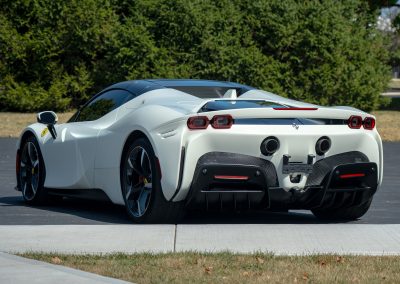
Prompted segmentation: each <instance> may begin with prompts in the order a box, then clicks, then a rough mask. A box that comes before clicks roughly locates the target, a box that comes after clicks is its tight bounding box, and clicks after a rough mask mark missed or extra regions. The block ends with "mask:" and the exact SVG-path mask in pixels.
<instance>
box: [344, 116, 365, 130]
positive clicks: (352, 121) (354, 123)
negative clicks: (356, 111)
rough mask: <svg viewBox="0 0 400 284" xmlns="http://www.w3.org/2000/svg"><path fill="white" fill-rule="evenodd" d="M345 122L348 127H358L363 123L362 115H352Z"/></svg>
mask: <svg viewBox="0 0 400 284" xmlns="http://www.w3.org/2000/svg"><path fill="white" fill-rule="evenodd" d="M347 124H348V126H349V127H350V128H353V129H360V128H361V126H362V124H363V121H362V117H361V116H358V115H352V116H350V118H349V120H348V121H347Z"/></svg>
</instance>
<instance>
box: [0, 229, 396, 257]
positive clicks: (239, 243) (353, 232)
mask: <svg viewBox="0 0 400 284" xmlns="http://www.w3.org/2000/svg"><path fill="white" fill-rule="evenodd" d="M0 251H3V252H10V253H22V252H29V251H36V252H47V253H77V254H85V253H90V254H100V253H101V254H104V253H116V252H124V253H137V252H153V253H165V252H183V251H199V252H219V251H231V252H234V253H252V252H265V253H273V254H277V255H306V254H329V253H331V254H360V255H400V225H399V224H392V225H375V224H290V225H287V224H241V225H239V224H206V225H205V224H204V225H202V224H199V225H91V226H87V225H43V226H40V225H39V226H20V225H16V226H0Z"/></svg>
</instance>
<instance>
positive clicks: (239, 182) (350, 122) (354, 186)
mask: <svg viewBox="0 0 400 284" xmlns="http://www.w3.org/2000/svg"><path fill="white" fill-rule="evenodd" d="M254 104H256V105H257V106H255V107H254ZM252 105H253V106H252ZM243 106H245V107H243ZM180 146H181V151H180V158H181V159H180V165H179V166H180V171H179V178H178V180H179V181H178V185H179V186H178V187H177V190H176V192H175V194H174V196H173V198H172V199H173V200H174V201H179V200H186V203H187V206H189V207H202V208H208V209H210V208H236V209H240V208H254V207H261V208H284V209H292V208H301V209H315V208H345V207H352V206H357V204H363V203H365V202H366V201H367V200H370V199H371V198H372V196H373V194H374V193H375V192H376V190H377V188H378V186H379V184H380V183H381V181H382V164H383V161H382V143H381V139H380V136H379V134H378V132H377V131H376V128H375V118H374V117H373V116H371V115H368V114H366V113H364V112H361V111H355V110H339V109H333V108H320V107H319V108H316V107H292V106H288V105H282V104H278V103H274V102H267V101H262V100H242V101H240V100H214V101H210V102H208V103H207V104H205V105H204V106H203V107H202V108H201V109H200V110H199V112H198V113H197V114H196V115H191V116H189V117H188V118H187V121H186V125H185V127H184V129H183V131H182V136H181V145H180Z"/></svg>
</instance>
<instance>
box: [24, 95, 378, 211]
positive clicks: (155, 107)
mask: <svg viewBox="0 0 400 284" xmlns="http://www.w3.org/2000/svg"><path fill="white" fill-rule="evenodd" d="M260 99H261V100H267V101H270V102H275V103H280V104H287V105H290V106H293V107H317V108H318V109H317V110H291V111H280V110H274V109H273V108H257V109H255V108H252V109H229V110H224V111H213V112H204V113H201V114H198V111H199V109H200V108H201V107H202V106H203V105H204V104H206V103H207V102H209V101H212V100H215V98H214V99H201V98H197V97H195V96H192V95H189V94H187V93H184V92H181V91H178V90H174V89H168V88H165V89H156V90H152V91H149V92H147V93H144V94H142V95H140V96H137V97H136V98H134V99H132V100H131V101H129V102H127V103H125V104H123V105H122V106H120V107H119V108H117V109H115V110H113V111H111V112H110V113H108V114H107V115H105V116H103V117H101V118H100V119H98V120H95V121H87V122H72V123H65V124H59V125H56V131H57V133H58V136H57V138H56V139H53V138H52V137H51V135H50V134H49V133H47V134H45V135H43V137H42V131H43V130H44V129H45V128H46V126H45V125H43V124H39V123H35V124H32V125H30V126H28V127H27V128H26V129H25V130H24V131H23V133H22V134H21V137H20V139H21V138H22V137H23V136H24V133H25V132H28V131H29V132H31V133H33V134H34V135H35V136H36V138H37V139H38V142H39V145H40V149H41V152H42V154H43V159H44V161H45V165H46V179H45V184H44V185H45V187H49V188H58V189H65V190H68V189H74V188H75V189H92V188H98V189H102V190H103V191H104V192H105V193H106V194H107V196H108V197H109V198H110V199H111V201H112V202H114V203H116V204H124V201H123V197H122V194H121V186H120V163H121V155H122V151H123V148H124V145H125V143H126V140H127V138H128V136H129V135H130V134H131V133H133V132H134V131H140V132H142V133H143V134H144V135H145V136H146V137H147V138H148V139H149V141H150V142H151V144H152V146H153V149H154V152H155V155H156V156H157V157H158V159H159V162H160V167H161V172H162V179H161V185H162V189H163V193H164V196H165V198H166V199H167V200H171V199H172V197H174V198H173V201H180V200H184V199H185V198H186V196H187V194H188V191H189V189H190V187H191V183H192V179H193V175H194V171H195V168H196V164H197V161H198V159H199V158H200V157H201V156H202V155H203V154H206V153H208V152H213V151H219V152H231V153H238V154H243V155H249V156H254V157H258V158H263V159H266V160H269V161H271V162H272V163H273V164H274V165H275V167H276V170H277V173H278V179H279V184H280V186H281V187H282V188H284V189H285V190H289V189H291V188H293V187H298V188H303V187H304V186H305V184H306V180H307V175H303V176H302V178H301V181H300V182H299V183H297V184H293V183H292V182H291V181H290V179H289V175H284V174H282V170H281V169H282V155H284V154H289V155H290V156H291V157H292V159H293V160H294V161H297V162H303V163H304V162H305V161H306V159H307V154H314V155H315V143H316V141H317V140H318V139H319V138H320V137H321V136H324V135H328V136H329V138H330V139H331V141H332V147H331V149H330V150H329V151H328V152H327V153H326V154H325V155H324V156H317V159H316V160H315V161H314V162H316V161H318V160H319V159H322V158H326V157H329V156H331V155H335V154H339V153H343V152H347V151H360V152H362V153H364V154H365V155H366V156H367V157H368V159H369V161H370V162H375V163H376V164H377V165H378V169H379V173H378V177H379V178H378V179H379V184H381V182H382V175H383V174H382V173H383V154H382V142H381V138H380V136H379V134H378V132H377V130H376V128H374V129H373V130H365V129H363V128H361V129H350V128H349V127H348V126H347V125H299V127H298V128H297V129H296V128H295V127H293V126H292V125H236V124H234V125H233V126H232V128H230V129H214V128H212V127H208V128H207V129H205V130H195V131H193V130H190V129H188V127H187V125H186V123H187V120H188V118H189V117H191V116H196V115H205V116H207V117H208V118H209V119H211V118H212V117H213V116H214V115H218V114H230V115H232V117H233V118H234V119H238V118H240V119H242V118H288V117H290V118H330V119H344V120H345V119H348V118H349V117H350V116H351V115H359V116H361V117H362V118H363V119H364V118H365V117H367V116H369V117H373V116H372V115H370V114H367V113H365V112H362V111H360V110H356V109H352V108H347V107H343V108H340V107H337V108H329V107H320V106H315V105H312V104H308V103H303V102H297V101H294V100H290V99H287V98H283V97H280V96H278V95H274V94H271V93H268V92H264V91H260V90H250V91H248V92H246V93H244V94H242V95H241V96H240V97H238V98H237V99H235V100H260ZM228 100H229V99H228ZM270 135H272V136H276V137H279V138H280V142H281V145H280V148H279V150H278V152H277V153H276V154H274V155H273V156H263V155H262V154H261V153H260V144H261V142H262V141H263V140H264V139H265V138H266V137H267V136H270ZM183 147H184V148H185V158H184V160H183V162H184V167H183V172H182V177H181V184H180V186H179V183H180V167H181V155H182V148H183ZM17 148H18V149H19V148H20V140H19V141H18V145H17ZM179 187H180V188H179Z"/></svg>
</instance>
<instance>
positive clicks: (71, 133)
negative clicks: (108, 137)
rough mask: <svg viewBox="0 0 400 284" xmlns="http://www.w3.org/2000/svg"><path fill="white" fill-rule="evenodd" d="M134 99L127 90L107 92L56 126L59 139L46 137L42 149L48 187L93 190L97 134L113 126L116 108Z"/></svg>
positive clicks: (94, 98)
mask: <svg viewBox="0 0 400 284" xmlns="http://www.w3.org/2000/svg"><path fill="white" fill-rule="evenodd" d="M132 98H133V95H132V94H131V93H129V92H128V91H126V90H121V89H114V90H107V91H106V92H103V93H100V94H99V95H97V96H95V97H93V98H92V99H91V100H90V101H89V102H88V103H86V104H85V105H84V106H83V108H81V109H80V110H79V111H78V112H77V113H76V114H75V115H74V116H73V117H72V118H71V119H70V121H69V122H67V123H64V124H59V125H56V126H55V128H56V131H57V137H56V139H53V138H52V137H51V135H47V137H46V140H45V141H44V144H45V145H44V147H43V150H42V154H43V157H44V161H45V167H46V181H45V186H46V187H50V188H80V189H81V188H93V179H94V178H93V170H94V164H95V158H96V157H95V153H96V146H97V139H98V134H99V132H100V131H101V130H102V129H104V128H107V127H109V126H110V125H111V124H112V123H114V121H115V118H116V114H117V110H116V109H117V108H118V107H119V106H121V105H122V104H123V103H125V102H127V101H128V100H130V99H132Z"/></svg>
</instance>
